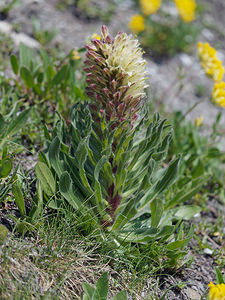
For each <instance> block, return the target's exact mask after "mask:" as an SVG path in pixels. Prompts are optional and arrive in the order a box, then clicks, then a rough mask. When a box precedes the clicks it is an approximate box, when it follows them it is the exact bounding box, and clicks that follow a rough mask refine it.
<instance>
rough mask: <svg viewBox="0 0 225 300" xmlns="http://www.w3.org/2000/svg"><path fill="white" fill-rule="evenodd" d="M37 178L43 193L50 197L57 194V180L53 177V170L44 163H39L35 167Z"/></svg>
mask: <svg viewBox="0 0 225 300" xmlns="http://www.w3.org/2000/svg"><path fill="white" fill-rule="evenodd" d="M35 171H36V175H37V178H38V179H39V180H40V182H41V187H42V189H43V191H44V192H45V193H46V194H47V195H48V196H52V195H54V194H55V179H54V177H53V175H52V172H51V170H50V169H49V168H48V166H46V164H44V163H43V162H38V163H37V164H36V167H35Z"/></svg>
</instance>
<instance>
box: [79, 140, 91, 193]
mask: <svg viewBox="0 0 225 300" xmlns="http://www.w3.org/2000/svg"><path fill="white" fill-rule="evenodd" d="M87 143H88V137H86V138H84V139H83V140H81V142H80V143H79V145H78V147H77V151H76V158H77V160H78V165H79V173H80V178H81V180H82V182H83V185H84V186H85V188H86V189H87V190H88V192H89V193H90V194H91V195H92V194H93V193H94V191H93V189H92V187H91V186H90V184H89V182H88V179H87V176H86V171H85V168H84V164H85V162H86V160H87V155H88V151H87V147H88V146H87Z"/></svg>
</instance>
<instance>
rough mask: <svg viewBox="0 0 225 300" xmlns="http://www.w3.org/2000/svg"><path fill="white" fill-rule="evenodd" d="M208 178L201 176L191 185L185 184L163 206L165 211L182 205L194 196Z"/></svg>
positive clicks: (207, 176)
mask: <svg viewBox="0 0 225 300" xmlns="http://www.w3.org/2000/svg"><path fill="white" fill-rule="evenodd" d="M209 177H210V176H209V175H208V174H206V175H202V176H200V177H198V178H196V179H195V180H193V181H192V182H191V183H187V184H186V185H185V186H184V187H183V188H182V189H181V190H180V191H179V192H178V193H177V195H176V196H175V197H174V198H172V199H171V200H170V201H169V202H168V203H166V204H165V209H169V208H172V207H174V206H175V205H177V204H179V203H184V202H185V201H187V200H189V199H190V198H191V197H193V196H194V195H196V194H197V193H198V192H199V190H200V189H201V187H202V186H203V184H205V183H206V182H207V181H208V179H209Z"/></svg>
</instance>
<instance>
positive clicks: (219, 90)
mask: <svg viewBox="0 0 225 300" xmlns="http://www.w3.org/2000/svg"><path fill="white" fill-rule="evenodd" d="M212 100H213V102H214V103H215V104H216V105H218V106H220V107H224V108H225V82H223V81H221V82H219V83H215V84H214V88H213V91H212Z"/></svg>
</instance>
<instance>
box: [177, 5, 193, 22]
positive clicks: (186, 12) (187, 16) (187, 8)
mask: <svg viewBox="0 0 225 300" xmlns="http://www.w3.org/2000/svg"><path fill="white" fill-rule="evenodd" d="M174 2H175V4H176V6H177V10H178V12H179V15H180V16H181V18H182V19H183V20H184V21H185V22H187V23H189V22H192V21H194V19H195V9H196V3H195V0H174Z"/></svg>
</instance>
